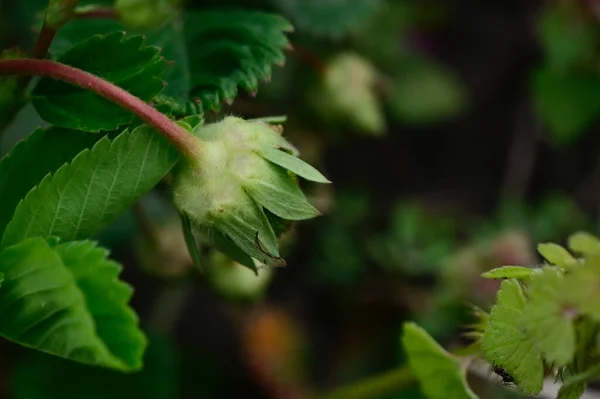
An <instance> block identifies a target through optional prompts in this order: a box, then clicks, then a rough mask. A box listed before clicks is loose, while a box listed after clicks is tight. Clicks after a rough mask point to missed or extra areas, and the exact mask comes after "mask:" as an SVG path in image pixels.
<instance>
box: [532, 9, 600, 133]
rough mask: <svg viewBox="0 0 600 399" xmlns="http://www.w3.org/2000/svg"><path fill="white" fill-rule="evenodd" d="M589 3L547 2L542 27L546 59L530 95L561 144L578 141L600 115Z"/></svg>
mask: <svg viewBox="0 0 600 399" xmlns="http://www.w3.org/2000/svg"><path fill="white" fill-rule="evenodd" d="M588 7H591V5H590V6H588V5H587V4H586V3H577V2H568V1H552V2H548V5H547V6H546V7H545V9H544V10H543V12H542V13H541V15H540V17H539V21H538V38H539V42H540V44H541V45H542V48H543V50H544V53H545V59H544V62H543V64H542V65H541V66H539V67H538V68H537V69H536V70H535V71H534V72H533V76H532V80H531V89H532V94H533V99H534V103H535V107H536V110H537V112H538V114H539V116H540V118H541V119H542V120H543V121H544V123H545V124H546V126H547V128H548V131H549V133H550V134H551V136H552V138H553V139H554V140H555V141H556V142H557V143H559V144H569V143H572V142H574V141H576V140H577V139H578V138H579V137H581V135H582V134H583V133H585V132H586V130H587V129H588V128H589V127H590V125H591V124H592V123H593V122H595V121H596V120H597V118H598V116H599V115H600V101H599V100H598V97H597V96H596V94H595V93H597V91H598V90H599V89H600V76H599V75H598V71H597V67H596V64H597V62H598V52H597V50H598V34H597V29H598V27H597V20H596V18H595V16H594V14H593V12H592V11H591V10H590V9H588Z"/></svg>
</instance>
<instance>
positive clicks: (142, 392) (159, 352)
mask: <svg viewBox="0 0 600 399" xmlns="http://www.w3.org/2000/svg"><path fill="white" fill-rule="evenodd" d="M149 338H150V343H149V345H148V349H147V350H146V353H145V354H144V368H143V370H141V371H140V372H138V373H127V374H125V373H122V372H118V371H114V370H110V369H104V368H100V367H90V366H86V365H83V364H80V363H75V362H71V361H67V360H64V359H61V358H57V357H54V356H48V355H45V354H41V353H35V352H32V353H30V354H29V356H26V357H25V359H24V360H23V361H21V362H19V363H18V364H17V365H16V367H15V368H14V373H12V378H11V379H10V386H11V389H10V390H11V394H12V396H11V397H13V398H15V399H39V398H44V399H82V398H87V399H130V398H135V397H140V398H144V399H171V398H175V397H177V393H178V390H179V388H180V387H179V386H178V385H179V378H180V375H179V356H178V353H177V350H176V348H175V347H174V345H173V343H171V342H169V341H168V340H166V339H165V338H162V337H159V336H153V334H150V336H149Z"/></svg>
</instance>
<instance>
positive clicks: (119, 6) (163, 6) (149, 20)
mask: <svg viewBox="0 0 600 399" xmlns="http://www.w3.org/2000/svg"><path fill="white" fill-rule="evenodd" d="M180 2H181V1H180V0H117V2H116V3H115V8H116V10H117V11H118V13H119V16H120V17H121V20H122V21H123V23H124V24H125V26H128V27H130V28H133V29H144V28H153V27H155V26H157V25H162V24H163V23H165V22H167V21H168V20H170V19H171V18H173V17H174V16H175V15H176V14H177V12H178V11H179V5H180Z"/></svg>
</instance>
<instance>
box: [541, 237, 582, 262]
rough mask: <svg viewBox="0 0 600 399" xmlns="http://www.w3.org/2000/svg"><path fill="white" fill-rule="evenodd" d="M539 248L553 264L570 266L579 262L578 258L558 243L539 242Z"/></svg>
mask: <svg viewBox="0 0 600 399" xmlns="http://www.w3.org/2000/svg"><path fill="white" fill-rule="evenodd" d="M537 250H538V252H539V253H540V255H542V256H543V257H544V258H545V259H546V260H547V261H548V262H549V263H550V264H551V265H556V266H560V267H562V268H569V267H571V266H573V265H574V264H576V263H577V259H575V258H574V257H573V255H571V254H570V253H569V251H567V250H566V249H565V248H563V247H561V246H560V245H558V244H554V243H551V242H550V243H546V244H538V247H537Z"/></svg>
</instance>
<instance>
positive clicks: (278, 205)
mask: <svg viewBox="0 0 600 399" xmlns="http://www.w3.org/2000/svg"><path fill="white" fill-rule="evenodd" d="M197 139H198V141H197V152H198V156H197V157H196V158H195V159H187V160H185V161H184V162H182V163H181V164H180V165H179V167H178V169H177V171H176V173H175V176H174V202H175V205H176V206H177V208H178V209H179V210H180V211H181V212H182V213H183V214H185V215H186V216H187V217H188V218H189V219H190V221H191V222H192V223H193V224H194V225H196V227H197V229H199V230H201V231H202V232H203V233H204V235H205V237H206V238H207V239H208V240H210V241H211V242H212V243H213V244H214V245H215V246H217V248H218V249H219V250H222V251H224V252H226V253H228V254H229V253H234V252H237V254H238V256H235V258H236V259H240V257H239V252H242V253H245V254H246V255H248V256H250V257H252V258H255V259H257V260H258V261H260V262H261V263H264V264H266V265H272V266H277V265H283V264H285V262H284V261H283V259H281V257H280V255H279V246H278V243H277V238H276V236H275V232H274V231H273V228H272V227H271V224H270V223H269V220H268V218H267V216H266V214H265V211H264V209H267V210H268V211H270V212H271V213H272V214H274V215H276V216H278V217H280V218H282V219H285V220H304V219H310V218H313V217H315V216H318V215H319V214H320V213H319V211H317V210H316V209H315V208H314V207H313V206H312V205H310V204H309V203H308V201H307V200H306V198H305V196H304V194H303V193H302V191H301V190H300V188H299V187H298V184H297V183H296V181H295V180H294V178H293V177H292V174H291V172H293V173H296V174H298V175H300V176H302V177H304V178H305V179H307V180H312V181H314V182H319V183H326V182H329V181H328V180H327V179H326V178H325V177H324V176H323V175H322V174H321V173H320V172H318V171H317V170H316V169H315V168H313V167H312V166H310V165H308V164H307V163H304V162H303V161H301V160H300V159H299V158H296V157H295V156H293V155H291V154H290V153H294V152H295V150H294V149H293V147H292V146H291V145H290V144H289V143H288V142H287V141H286V140H285V139H284V138H283V137H282V136H281V134H280V133H279V132H278V131H276V128H274V127H272V126H269V125H267V124H265V123H264V122H262V121H244V120H243V119H239V118H234V117H227V118H225V119H224V120H223V121H221V122H218V123H214V124H210V125H205V126H203V127H202V128H200V129H197ZM263 208H264V209H263ZM227 248H229V249H227ZM232 257H234V256H233V255H232ZM240 263H243V264H245V265H247V266H250V267H253V265H251V264H249V262H248V259H244V260H243V261H240Z"/></svg>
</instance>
